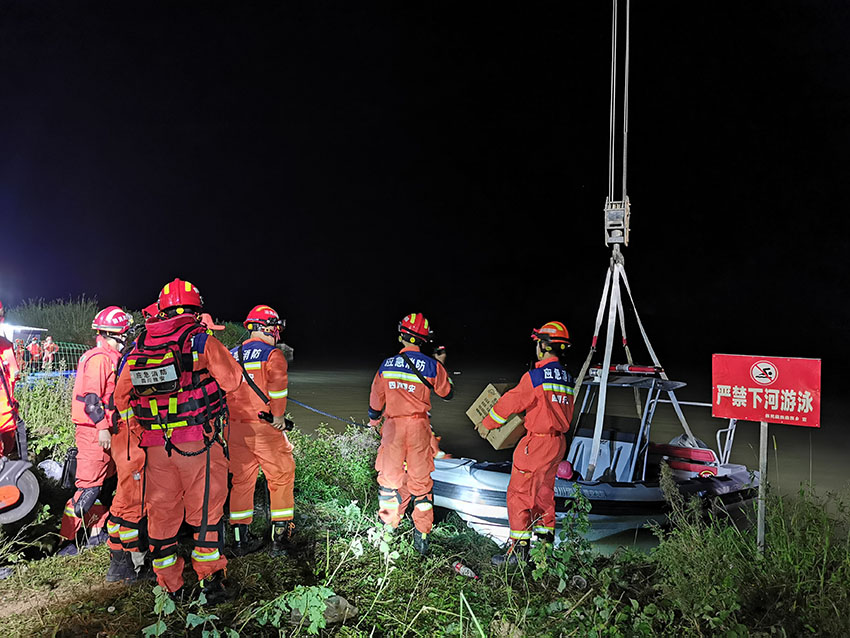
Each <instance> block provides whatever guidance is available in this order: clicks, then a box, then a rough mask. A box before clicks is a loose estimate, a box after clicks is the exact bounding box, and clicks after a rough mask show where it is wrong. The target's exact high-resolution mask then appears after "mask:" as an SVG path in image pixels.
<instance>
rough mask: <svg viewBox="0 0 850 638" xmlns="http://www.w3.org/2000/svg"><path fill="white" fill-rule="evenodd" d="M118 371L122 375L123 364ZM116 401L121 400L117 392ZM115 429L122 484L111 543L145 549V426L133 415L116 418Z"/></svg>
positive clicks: (131, 549)
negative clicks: (143, 443) (143, 441)
mask: <svg viewBox="0 0 850 638" xmlns="http://www.w3.org/2000/svg"><path fill="white" fill-rule="evenodd" d="M125 361H126V359H125ZM122 363H123V362H122ZM118 374H119V377H120V374H121V369H120V368H119V370H118ZM116 392H117V389H116ZM129 400H130V398H129V396H128V397H124V402H127V403H129ZM115 403H116V404H117V403H118V396H117V395H116V396H115ZM116 414H117V413H116ZM114 429H115V434H113V435H112V459H113V461H114V463H115V470H116V472H117V474H118V485H117V486H116V488H115V496H114V497H113V499H112V505H111V506H110V508H109V518H108V519H107V520H106V530H107V532H109V541H108V545H109V549H121V550H124V551H127V552H142V551H146V550H147V547H146V546H145V545H143V543H144V535H143V530H142V522H141V521H142V518H144V515H145V512H144V502H143V501H144V485H145V451H144V450H143V449H142V448H141V442H142V427H141V426H140V425H139V423H138V421H136V419H135V418H133V417H129V418H128V419H115V428H114Z"/></svg>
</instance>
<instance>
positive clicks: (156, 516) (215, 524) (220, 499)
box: [115, 315, 242, 592]
mask: <svg viewBox="0 0 850 638" xmlns="http://www.w3.org/2000/svg"><path fill="white" fill-rule="evenodd" d="M188 317H189V316H188V315H178V316H176V317H173V318H171V319H164V320H162V321H157V322H155V323H148V324H147V330H148V331H149V332H151V333H153V332H157V333H158V334H161V335H167V334H169V333H172V332H175V331H176V330H177V329H179V328H178V326H179V325H180V324H182V323H186V322H187V321H189V319H188ZM131 356H132V354H131ZM192 361H193V367H192V369H193V370H194V371H197V372H198V373H199V375H200V378H201V379H202V380H203V379H208V378H209V377H210V376H212V377H213V378H214V379H215V380H216V382H217V383H218V385H219V386H220V387H221V389H222V390H223V391H224V392H232V391H234V390H235V389H236V388H237V387H239V384H240V383H241V381H242V370H241V368H240V367H239V365H238V364H237V363H236V362H235V361H233V358H232V357H231V356H230V352H229V351H228V350H227V348H225V347H224V346H223V345H222V344H221V342H220V341H218V340H217V339H215V338H214V337H212V336H209V335H208V334H207V333H199V334H196V335H194V336H193V337H192ZM131 390H132V383H131V375H130V374H129V373H128V372H125V373H124V374H122V375H121V376H120V378H119V379H118V387H117V390H116V393H115V398H116V399H115V401H116V407H117V408H118V410H119V411H120V412H121V416H122V418H124V419H125V420H126V419H128V418H129V417H130V416H131V415H132V409H131V408H130V401H129V398H130V393H131ZM141 435H142V437H141V446H142V447H144V448H145V452H146V463H145V482H146V485H145V503H144V505H145V511H146V513H147V517H148V536H149V540H150V551H151V557H152V558H153V566H154V572H155V573H156V578H157V582H158V583H159V585H160V586H161V587H163V588H164V589H166V590H167V591H169V592H175V591H177V590H178V589H180V587H182V586H183V565H184V562H183V559H182V558H181V557H180V556H178V555H177V534H178V532H179V531H180V526H181V525H182V524H183V521H184V520H185V521H186V523H188V524H189V525H191V526H192V527H193V528H194V530H195V531H194V538H195V543H194V545H195V546H194V549H193V551H192V567H193V568H194V570H195V573H196V574H197V575H198V579H199V580H203V579H204V578H207V577H208V576H210V575H212V574H213V573H215V572H217V571H220V570H222V569H224V568H225V567H226V566H227V559H226V558H225V557H224V556H223V555H222V554H221V551H220V549H221V543H222V542H223V538H222V531H223V530H222V527H221V521H222V517H223V515H224V502H225V500H226V499H227V459H226V458H225V456H224V451H223V449H222V446H221V445H219V444H218V443H213V445H212V446H211V447H210V448H209V450H208V452H206V453H203V452H201V451H202V450H203V448H204V440H203V439H204V432H203V428H202V427H201V426H190V427H180V428H176V429H174V431H173V434H172V435H171V440H172V441H173V442H174V443H175V444H176V445H178V446H179V448H180V449H181V450H183V451H184V452H189V453H192V452H200V453H199V454H197V455H196V456H183V455H182V454H180V453H179V452H177V451H176V450H172V451H171V452H167V451H166V449H165V437H164V436H163V433H162V432H161V431H154V430H147V429H144V430H142V432H141ZM205 496H206V498H205ZM202 530H204V534H203V537H202V536H201V531H202Z"/></svg>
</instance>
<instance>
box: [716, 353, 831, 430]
mask: <svg viewBox="0 0 850 638" xmlns="http://www.w3.org/2000/svg"><path fill="white" fill-rule="evenodd" d="M820 364H821V361H820V359H794V358H789V357H751V356H747V355H741V354H715V355H712V357H711V386H712V388H711V397H712V400H711V405H712V407H711V414H712V416H715V417H719V418H722V419H740V420H742V421H767V422H768V423H784V424H786V425H802V426H806V427H815V428H816V427H820V369H821V365H820Z"/></svg>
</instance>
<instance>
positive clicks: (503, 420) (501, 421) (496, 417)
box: [488, 409, 507, 425]
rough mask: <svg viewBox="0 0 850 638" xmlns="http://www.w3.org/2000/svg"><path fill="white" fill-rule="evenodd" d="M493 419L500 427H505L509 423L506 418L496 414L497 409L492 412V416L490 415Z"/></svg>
mask: <svg viewBox="0 0 850 638" xmlns="http://www.w3.org/2000/svg"><path fill="white" fill-rule="evenodd" d="M488 416H489V417H490V418H491V419H493V420H494V421H495V422H496V423H498V424H499V425H504V424H505V423H506V422H507V419H506V418H505V417H501V416H499V415H498V414H497V413H496V410H495V409H491V410H490V414H489V415H488Z"/></svg>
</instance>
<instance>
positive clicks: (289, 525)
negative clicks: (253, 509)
mask: <svg viewBox="0 0 850 638" xmlns="http://www.w3.org/2000/svg"><path fill="white" fill-rule="evenodd" d="M294 532H295V523H293V522H292V521H277V522H275V523H272V546H271V549H270V550H269V554H270V555H272V556H288V555H289V549H290V546H289V545H290V541H291V540H292V534H293V533H294Z"/></svg>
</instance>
